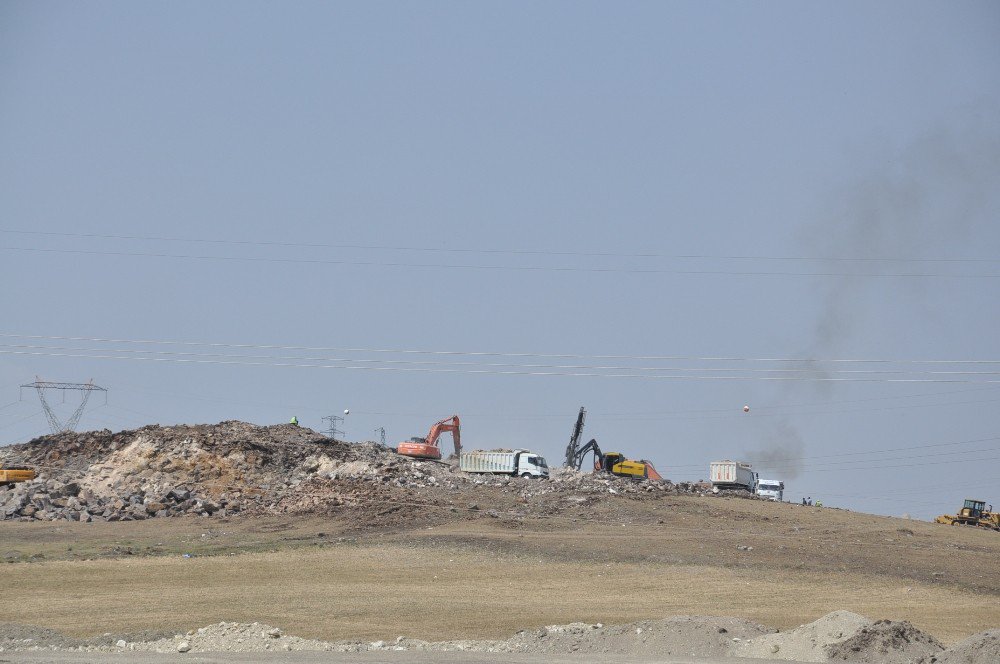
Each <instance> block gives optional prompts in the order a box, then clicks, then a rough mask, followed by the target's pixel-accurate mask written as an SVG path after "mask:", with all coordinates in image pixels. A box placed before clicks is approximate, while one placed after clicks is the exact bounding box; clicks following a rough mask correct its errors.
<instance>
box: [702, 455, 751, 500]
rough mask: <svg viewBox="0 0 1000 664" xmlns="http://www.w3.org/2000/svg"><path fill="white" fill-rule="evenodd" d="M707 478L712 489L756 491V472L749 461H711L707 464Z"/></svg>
mask: <svg viewBox="0 0 1000 664" xmlns="http://www.w3.org/2000/svg"><path fill="white" fill-rule="evenodd" d="M709 479H711V481H712V489H713V490H717V491H722V490H737V491H749V492H750V493H754V492H756V491H757V479H758V477H757V473H756V472H754V470H753V467H752V466H751V465H750V464H749V463H743V462H742V461H730V460H728V459H727V460H725V461H713V462H712V463H710V464H709Z"/></svg>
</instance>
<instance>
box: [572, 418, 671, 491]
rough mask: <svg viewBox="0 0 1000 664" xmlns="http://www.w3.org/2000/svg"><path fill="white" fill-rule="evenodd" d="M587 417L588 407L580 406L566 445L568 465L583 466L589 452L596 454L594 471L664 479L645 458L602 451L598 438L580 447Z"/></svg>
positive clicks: (638, 477)
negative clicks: (636, 458) (630, 457)
mask: <svg viewBox="0 0 1000 664" xmlns="http://www.w3.org/2000/svg"><path fill="white" fill-rule="evenodd" d="M586 419H587V409H586V408H584V407H582V406H581V407H580V414H579V415H577V418H576V424H575V425H574V427H573V435H572V436H571V437H570V439H569V445H567V446H566V466H567V467H568V468H573V469H574V470H580V469H582V468H583V460H584V458H585V457H586V456H587V455H588V454H593V455H594V472H606V473H611V474H612V475H617V476H619V477H630V478H632V479H637V480H641V479H650V480H662V479H663V476H662V475H660V473H658V472H657V471H656V468H654V467H653V464H652V463H650V462H649V461H646V460H645V459H640V460H638V461H635V460H633V459H628V458H626V457H625V455H624V454H622V453H620V452H602V451H601V446H600V445H598V444H597V440H595V439H593V438H591V439H590V442H588V443H587V444H586V445H584V446H583V447H580V438H581V436H582V435H583V423H584V421H585V420H586Z"/></svg>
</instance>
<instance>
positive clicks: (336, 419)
mask: <svg viewBox="0 0 1000 664" xmlns="http://www.w3.org/2000/svg"><path fill="white" fill-rule="evenodd" d="M323 421H324V422H329V425H328V426H327V428H326V429H324V430H323V431H320V433H325V434H326V435H327V436H329V437H330V438H333V439H334V440H336V439H337V436H338V435H343V434H344V431H343V430H342V429H338V428H337V425H339V424H343V423H344V418H343V417H341V416H340V415H327V416H326V417H324V418H323Z"/></svg>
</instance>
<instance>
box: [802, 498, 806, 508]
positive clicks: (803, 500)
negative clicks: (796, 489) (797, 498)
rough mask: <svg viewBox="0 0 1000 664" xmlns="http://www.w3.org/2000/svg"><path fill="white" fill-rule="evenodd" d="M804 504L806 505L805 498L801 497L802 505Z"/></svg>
mask: <svg viewBox="0 0 1000 664" xmlns="http://www.w3.org/2000/svg"><path fill="white" fill-rule="evenodd" d="M805 504H806V497H805V496H802V505H803V506H805Z"/></svg>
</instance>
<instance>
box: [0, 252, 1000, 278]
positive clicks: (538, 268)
mask: <svg viewBox="0 0 1000 664" xmlns="http://www.w3.org/2000/svg"><path fill="white" fill-rule="evenodd" d="M0 250H2V251H22V252H32V253H44V254H64V255H66V254H68V255H78V256H122V257H132V258H170V259H183V260H197V261H218V262H236V263H240V262H242V263H283V264H289V265H294V264H298V265H344V266H355V267H391V268H412V269H423V270H481V271H512V272H563V273H585V272H589V273H604V274H614V273H617V274H672V275H692V276H698V275H718V276H734V277H872V278H938V279H998V278H1000V274H954V273H946V272H820V271H816V272H792V271H778V270H685V269H664V268H638V267H631V268H619V267H593V266H591V267H561V266H553V265H477V264H472V263H408V262H402V261H364V260H347V259H319V258H301V257H300V258H273V257H260V256H210V255H201V254H170V253H163V252H140V251H94V250H86V249H52V248H42V247H10V246H6V247H0Z"/></svg>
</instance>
